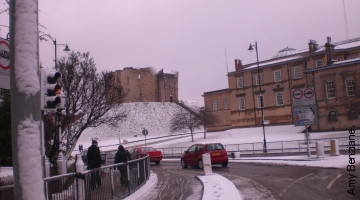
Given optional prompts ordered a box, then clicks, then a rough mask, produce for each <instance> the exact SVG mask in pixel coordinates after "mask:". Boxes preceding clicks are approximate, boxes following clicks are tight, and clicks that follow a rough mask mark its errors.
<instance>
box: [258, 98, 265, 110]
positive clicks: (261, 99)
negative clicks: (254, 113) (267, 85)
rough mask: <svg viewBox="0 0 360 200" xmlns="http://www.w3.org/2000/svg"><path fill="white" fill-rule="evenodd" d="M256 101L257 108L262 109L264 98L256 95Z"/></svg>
mask: <svg viewBox="0 0 360 200" xmlns="http://www.w3.org/2000/svg"><path fill="white" fill-rule="evenodd" d="M257 100H258V108H264V107H265V105H264V96H263V95H258V96H257Z"/></svg>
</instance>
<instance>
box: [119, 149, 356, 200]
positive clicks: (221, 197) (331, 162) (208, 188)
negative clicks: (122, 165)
mask: <svg viewBox="0 0 360 200" xmlns="http://www.w3.org/2000/svg"><path fill="white" fill-rule="evenodd" d="M352 157H353V158H355V160H360V155H355V156H352ZM162 162H179V166H180V158H171V159H167V158H164V159H163V160H162ZM229 162H242V163H264V164H274V165H296V166H308V167H323V168H341V169H346V166H347V165H348V164H349V155H336V156H331V155H330V154H325V155H321V156H317V155H310V156H307V155H296V156H273V157H272V156H266V157H240V158H229ZM357 165H359V164H357ZM197 178H198V179H199V180H200V181H201V182H202V185H203V194H202V199H203V200H213V199H214V200H229V199H242V198H241V194H240V193H239V191H238V190H237V188H236V187H235V185H234V184H233V183H232V182H231V181H230V180H229V179H227V178H225V177H223V176H221V175H219V174H216V173H213V174H211V175H207V176H205V175H204V176H197ZM155 185H156V174H155V173H151V178H150V179H149V181H147V183H146V184H145V185H144V186H143V187H144V188H142V190H138V191H136V192H135V193H134V194H132V195H130V196H129V197H127V198H126V199H127V200H135V199H139V200H140V199H142V197H144V196H146V193H147V192H148V191H150V190H151V188H153V187H155ZM139 197H141V198H139Z"/></svg>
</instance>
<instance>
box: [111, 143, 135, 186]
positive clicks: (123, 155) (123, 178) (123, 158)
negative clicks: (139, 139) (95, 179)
mask: <svg viewBox="0 0 360 200" xmlns="http://www.w3.org/2000/svg"><path fill="white" fill-rule="evenodd" d="M129 160H132V158H131V155H130V153H129V152H128V151H127V150H125V148H124V146H122V145H120V146H119V147H118V151H117V153H116V154H115V162H114V164H117V163H125V162H127V161H129ZM118 170H119V171H120V183H121V185H123V186H125V187H127V186H128V185H129V180H128V173H127V166H126V165H122V166H119V167H118Z"/></svg>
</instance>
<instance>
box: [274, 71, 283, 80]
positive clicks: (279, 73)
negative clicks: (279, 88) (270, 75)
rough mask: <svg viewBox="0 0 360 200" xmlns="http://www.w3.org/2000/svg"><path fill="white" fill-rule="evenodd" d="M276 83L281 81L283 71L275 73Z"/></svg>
mask: <svg viewBox="0 0 360 200" xmlns="http://www.w3.org/2000/svg"><path fill="white" fill-rule="evenodd" d="M274 79H275V82H279V81H281V71H274Z"/></svg>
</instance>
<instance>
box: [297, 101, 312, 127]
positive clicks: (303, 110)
mask: <svg viewBox="0 0 360 200" xmlns="http://www.w3.org/2000/svg"><path fill="white" fill-rule="evenodd" d="M293 118H294V125H295V126H306V125H312V124H315V125H316V124H317V108H316V106H315V105H310V106H299V107H294V110H293Z"/></svg>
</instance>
